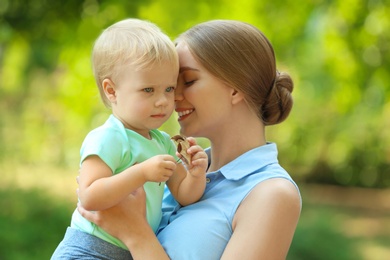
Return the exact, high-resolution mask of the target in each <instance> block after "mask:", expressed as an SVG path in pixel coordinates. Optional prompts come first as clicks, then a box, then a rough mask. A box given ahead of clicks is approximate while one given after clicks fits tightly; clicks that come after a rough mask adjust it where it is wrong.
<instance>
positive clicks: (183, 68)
mask: <svg viewBox="0 0 390 260" xmlns="http://www.w3.org/2000/svg"><path fill="white" fill-rule="evenodd" d="M188 70H194V71H199V70H198V69H195V68H191V67H180V69H179V73H183V72H185V71H188Z"/></svg>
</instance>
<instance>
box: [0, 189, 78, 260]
mask: <svg viewBox="0 0 390 260" xmlns="http://www.w3.org/2000/svg"><path fill="white" fill-rule="evenodd" d="M0 207H1V208H2V210H1V212H0V230H1V233H0V259H4V260H8V259H12V260H17V259H31V260H32V259H37V260H38V259H50V256H51V255H52V253H53V252H54V250H55V248H56V247H57V245H58V243H59V242H60V241H61V239H62V238H63V236H64V234H65V230H66V227H67V226H68V225H69V223H70V216H71V214H70V213H71V208H73V209H74V207H75V206H74V205H73V204H72V205H70V204H69V203H66V202H59V201H56V200H55V199H53V197H50V196H49V195H48V194H47V193H44V192H43V191H42V190H27V191H25V190H20V189H17V188H7V189H0Z"/></svg>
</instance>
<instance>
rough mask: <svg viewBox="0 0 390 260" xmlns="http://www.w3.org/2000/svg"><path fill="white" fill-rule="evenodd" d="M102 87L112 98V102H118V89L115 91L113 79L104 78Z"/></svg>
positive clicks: (110, 98) (107, 95)
mask: <svg viewBox="0 0 390 260" xmlns="http://www.w3.org/2000/svg"><path fill="white" fill-rule="evenodd" d="M102 87H103V91H104V94H105V95H106V97H107V98H108V100H110V102H111V103H115V102H116V91H115V84H114V82H112V80H111V79H107V78H106V79H104V80H103V82H102Z"/></svg>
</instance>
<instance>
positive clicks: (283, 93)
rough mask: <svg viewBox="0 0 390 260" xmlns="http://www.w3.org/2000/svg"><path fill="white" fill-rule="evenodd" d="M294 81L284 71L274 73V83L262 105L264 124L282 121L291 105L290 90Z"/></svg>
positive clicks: (288, 112)
mask: <svg viewBox="0 0 390 260" xmlns="http://www.w3.org/2000/svg"><path fill="white" fill-rule="evenodd" d="M293 89H294V83H293V81H292V79H291V77H290V75H288V74H287V73H285V72H282V73H279V72H277V73H276V77H275V81H274V84H273V85H272V86H271V89H270V92H269V95H268V97H267V98H266V100H265V102H264V104H263V106H262V118H263V121H264V124H265V125H275V124H278V123H281V122H283V121H284V120H285V119H286V118H287V117H288V115H289V114H290V111H291V109H292V106H293V98H292V95H291V93H292V91H293Z"/></svg>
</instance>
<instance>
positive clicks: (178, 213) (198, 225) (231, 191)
mask: <svg viewBox="0 0 390 260" xmlns="http://www.w3.org/2000/svg"><path fill="white" fill-rule="evenodd" d="M208 152H209V151H208ZM277 155H278V152H277V147H276V144H274V143H267V144H266V145H263V146H260V147H257V148H255V149H252V150H250V151H248V152H246V153H245V154H243V155H241V156H239V157H238V158H236V159H235V160H233V161H232V162H230V163H228V164H226V165H225V166H223V167H222V168H221V169H220V170H219V171H216V172H211V173H209V174H207V182H208V183H207V186H206V190H205V193H204V195H203V196H202V198H201V199H200V201H199V202H196V203H194V204H191V205H189V206H186V207H180V206H179V205H178V204H177V202H176V201H175V200H174V199H173V197H172V195H170V193H169V191H168V190H165V194H164V200H163V218H162V221H161V224H160V228H159V231H158V235H157V237H158V239H159V241H160V243H161V244H162V246H163V247H164V249H165V251H166V252H167V253H168V255H169V257H170V258H171V259H179V260H186V259H195V260H198V259H207V260H214V259H215V260H217V259H220V258H221V256H222V253H223V251H224V250H225V247H226V245H227V243H228V241H229V239H230V237H231V236H232V232H233V229H232V221H233V217H234V214H235V212H236V210H237V208H238V206H239V205H240V203H241V202H242V200H243V199H244V198H245V197H246V196H247V195H248V194H249V192H250V191H251V190H252V189H253V188H254V187H255V186H256V185H257V184H259V183H260V182H263V181H265V180H268V179H271V178H284V179H287V180H289V181H291V182H292V183H293V184H294V185H295V186H296V187H297V185H296V184H295V182H294V181H293V180H292V179H291V177H290V175H289V174H288V173H287V172H286V171H285V170H284V169H283V168H282V167H281V166H280V165H279V163H278V159H277ZM297 189H298V187H297ZM298 191H299V189H298Z"/></svg>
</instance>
